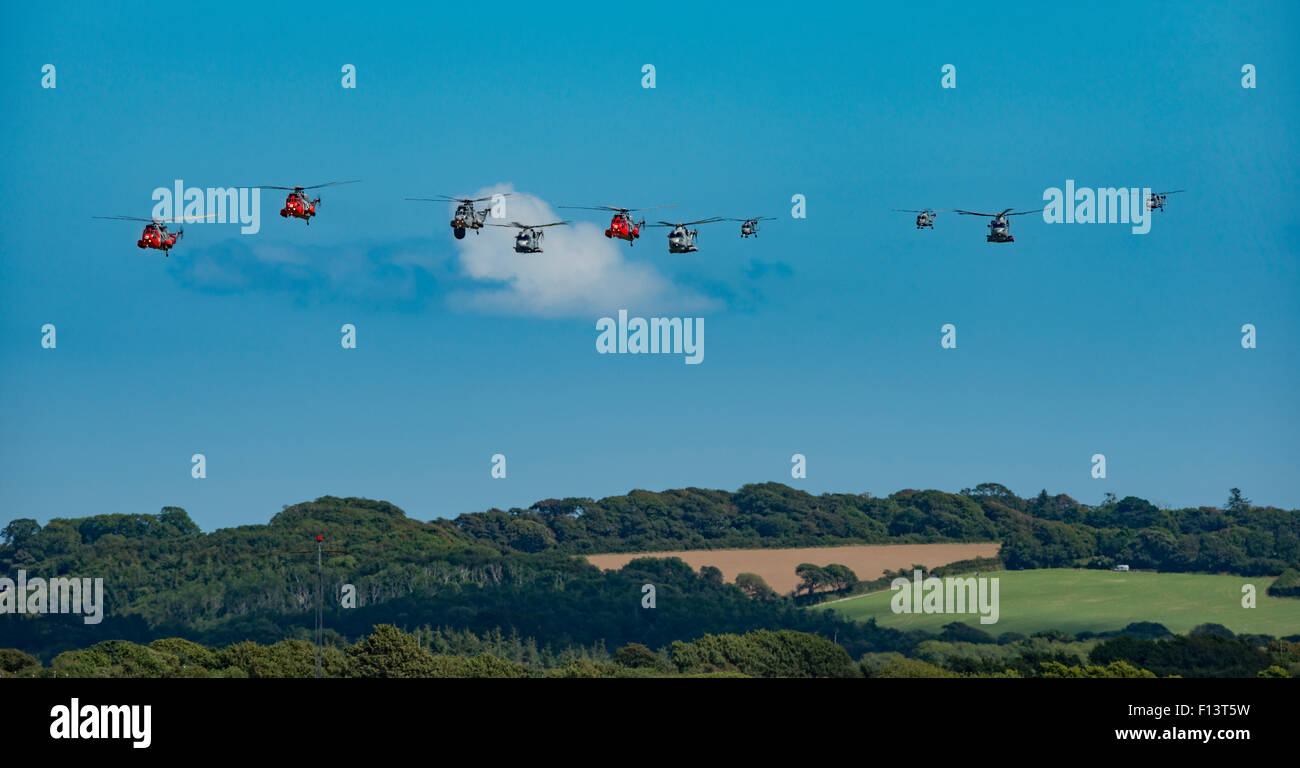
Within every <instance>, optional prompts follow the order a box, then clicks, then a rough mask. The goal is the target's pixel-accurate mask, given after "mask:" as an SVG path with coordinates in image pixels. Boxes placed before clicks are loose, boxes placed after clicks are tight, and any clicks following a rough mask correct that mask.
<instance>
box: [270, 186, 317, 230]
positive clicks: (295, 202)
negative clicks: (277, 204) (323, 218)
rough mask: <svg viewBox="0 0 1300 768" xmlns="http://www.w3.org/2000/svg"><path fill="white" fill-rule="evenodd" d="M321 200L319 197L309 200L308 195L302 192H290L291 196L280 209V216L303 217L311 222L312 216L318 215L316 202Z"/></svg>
mask: <svg viewBox="0 0 1300 768" xmlns="http://www.w3.org/2000/svg"><path fill="white" fill-rule="evenodd" d="M319 202H320V198H319V197H318V198H316V199H315V200H308V199H307V196H306V195H304V194H302V193H301V192H290V193H289V196H288V197H286V198H285V199H284V207H283V208H281V209H280V217H281V218H290V217H292V218H295V219H302V220H303V221H306V222H307V223H308V224H310V223H311V217H313V216H315V215H316V204H317V203H319Z"/></svg>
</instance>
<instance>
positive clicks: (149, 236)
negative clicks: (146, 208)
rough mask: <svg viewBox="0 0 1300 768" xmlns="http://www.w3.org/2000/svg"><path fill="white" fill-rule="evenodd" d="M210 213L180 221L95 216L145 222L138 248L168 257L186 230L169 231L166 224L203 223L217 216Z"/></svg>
mask: <svg viewBox="0 0 1300 768" xmlns="http://www.w3.org/2000/svg"><path fill="white" fill-rule="evenodd" d="M216 215H217V214H215V213H210V214H208V215H207V216H182V217H181V218H179V219H141V218H138V217H135V216H95V217H93V218H96V219H113V220H116V221H143V222H147V223H146V224H145V225H144V231H143V232H141V233H140V239H139V240H137V241H136V243H135V244H136V247H139V248H154V249H156V250H159V251H162V252H163V256H164V257H166V256H168V255H169V254H168V251H170V250H171V249H173V248H175V247H176V244H177V243H179V242H180V241H181V236H182V235H184V234H185V229H184V228H181V229H178V230H176V231H175V232H168V231H167V224H166V222H169V221H202V220H204V219H210V218H212V217H213V216H216Z"/></svg>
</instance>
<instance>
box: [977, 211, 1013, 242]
mask: <svg viewBox="0 0 1300 768" xmlns="http://www.w3.org/2000/svg"><path fill="white" fill-rule="evenodd" d="M988 227H989V233H988V235H987V236H986V237H985V238H984V239H985V241H987V242H990V243H1014V242H1015V241H1016V239H1015V238H1014V237H1012V236H1011V223H1010V222H1008V221H1007V219H1006V217H1005V216H997V217H995V218H994V219H993V220H992V221H990V222H989V224H988Z"/></svg>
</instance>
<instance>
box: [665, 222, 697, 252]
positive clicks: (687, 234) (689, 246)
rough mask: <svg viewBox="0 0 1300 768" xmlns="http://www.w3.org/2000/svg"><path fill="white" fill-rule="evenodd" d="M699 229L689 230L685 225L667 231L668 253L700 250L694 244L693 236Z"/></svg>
mask: <svg viewBox="0 0 1300 768" xmlns="http://www.w3.org/2000/svg"><path fill="white" fill-rule="evenodd" d="M699 233H700V231H699V230H698V229H696V230H689V229H687V228H686V227H676V228H674V229H673V231H671V232H669V233H668V252H669V253H694V252H696V251H698V250H700V249H699V248H698V247H697V246H696V245H695V236H696V235H698V234H699Z"/></svg>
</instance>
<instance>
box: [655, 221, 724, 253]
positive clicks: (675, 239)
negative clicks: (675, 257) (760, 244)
mask: <svg viewBox="0 0 1300 768" xmlns="http://www.w3.org/2000/svg"><path fill="white" fill-rule="evenodd" d="M715 221H725V219H723V218H722V217H721V216H713V217H710V218H707V219H700V220H699V221H683V222H678V223H676V224H674V223H673V222H670V221H660V222H659V223H658V224H651V225H650V226H652V227H672V231H671V232H669V233H668V252H669V253H695V252H696V251H698V250H700V249H699V248H697V247H696V245H695V238H697V237H699V236H700V231H699V230H698V229H687V227H693V226H695V225H696V224H712V223H713V222H715Z"/></svg>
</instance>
